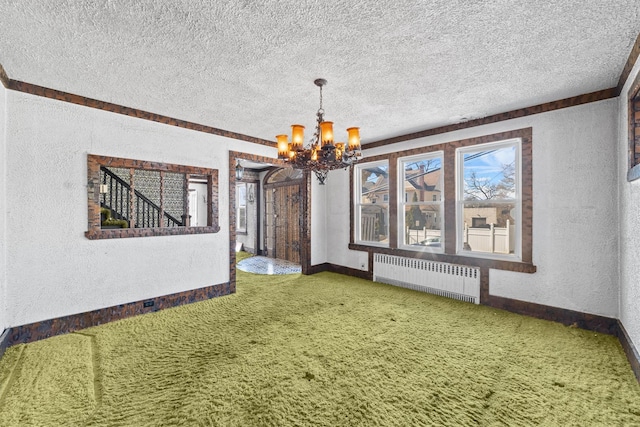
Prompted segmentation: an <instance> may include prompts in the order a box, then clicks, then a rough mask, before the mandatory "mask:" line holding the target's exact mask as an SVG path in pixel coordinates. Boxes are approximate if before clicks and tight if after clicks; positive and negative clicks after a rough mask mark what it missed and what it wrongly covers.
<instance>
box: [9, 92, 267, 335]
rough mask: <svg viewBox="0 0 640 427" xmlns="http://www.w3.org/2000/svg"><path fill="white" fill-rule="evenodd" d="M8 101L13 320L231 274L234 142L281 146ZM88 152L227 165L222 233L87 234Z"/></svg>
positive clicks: (35, 101)
mask: <svg viewBox="0 0 640 427" xmlns="http://www.w3.org/2000/svg"><path fill="white" fill-rule="evenodd" d="M7 101H8V111H9V114H8V115H7V148H6V156H3V159H4V158H6V164H7V171H6V179H7V183H6V187H7V192H6V209H3V210H2V211H3V212H5V211H6V212H7V224H10V226H9V227H7V232H6V244H7V247H6V253H7V265H6V284H7V292H6V293H7V295H6V305H7V307H9V311H8V313H7V320H6V321H7V323H9V325H10V326H15V325H21V324H26V323H31V322H35V321H39V320H44V319H50V318H55V317H59V316H64V315H68V314H73V313H80V312H86V311H90V310H94V309H98V308H101V307H108V306H112V305H117V304H122V303H127V302H131V301H137V300H142V299H146V298H151V297H155V296H161V295H167V294H171V293H175V292H181V291H184V290H189V289H196V288H200V287H203V286H209V285H214V284H218V283H223V282H226V281H228V280H229V267H228V261H229V255H228V250H229V232H228V229H229V228H228V225H229V218H228V214H229V210H228V194H229V193H228V190H229V183H228V179H227V178H226V177H227V176H228V150H229V149H230V148H231V149H233V150H235V151H244V152H252V153H256V154H260V155H265V156H268V155H271V156H273V155H274V154H275V150H274V149H273V148H270V147H263V146H258V145H256V144H251V143H245V142H241V141H235V140H231V139H228V138H223V137H219V136H214V135H208V134H203V133H198V132H193V131H189V130H186V129H180V128H177V127H173V126H167V125H162V124H159V123H154V122H150V121H146V120H140V119H135V118H131V117H126V116H122V115H118V114H113V113H108V112H104V111H99V110H96V109H91V108H86V107H81V106H77V105H73V104H69V103H64V102H58V101H53V100H49V99H45V98H40V97H35V96H31V95H27V94H23V93H19V92H14V91H7ZM88 153H91V154H98V155H107V156H115V157H125V158H134V159H141V160H152V161H159V162H166V163H174V164H185V165H194V166H202V167H208V168H214V169H218V170H219V176H220V180H219V181H220V185H219V221H220V232H219V233H215V234H205V235H192V236H191V235H187V236H167V237H143V238H127V239H111V240H96V241H91V240H88V239H86V238H85V237H84V232H85V231H86V230H87V189H86V183H87V166H86V164H87V154H88ZM3 300H4V299H3Z"/></svg>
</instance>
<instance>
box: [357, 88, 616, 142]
mask: <svg viewBox="0 0 640 427" xmlns="http://www.w3.org/2000/svg"><path fill="white" fill-rule="evenodd" d="M617 96H618V95H616V88H609V89H603V90H599V91H596V92H591V93H585V94H583V95H578V96H573V97H571V98H565V99H560V100H558V101H552V102H547V103H544V104H538V105H534V106H531V107H526V108H520V109H518V110H512V111H507V112H505V113H499V114H494V115H492V116H487V117H482V118H479V119H475V120H469V121H468V122H462V123H454V124H451V125H446V126H440V127H437V128H431V129H425V130H421V131H418V132H413V133H408V134H405V135H399V136H394V137H392V138H386V139H381V140H378V141H374V142H370V143H368V144H362V149H363V150H368V149H370V148H376V147H382V146H384V145H389V144H396V143H398V142H403V141H409V140H412V139H418V138H424V137H427V136H433V135H439V134H442V133H448V132H453V131H456V130H461V129H468V128H472V127H476V126H482V125H488V124H491V123H497V122H502V121H505V120H511V119H517V118H520V117H526V116H530V115H533V114H540V113H546V112H549V111H554V110H559V109H562V108H568V107H575V106H577V105H581V104H587V103H590V102H598V101H602V100H605V99H610V98H615V97H617Z"/></svg>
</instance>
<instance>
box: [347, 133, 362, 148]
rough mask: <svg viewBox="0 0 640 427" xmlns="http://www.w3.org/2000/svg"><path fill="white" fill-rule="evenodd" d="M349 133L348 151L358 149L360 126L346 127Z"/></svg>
mask: <svg viewBox="0 0 640 427" xmlns="http://www.w3.org/2000/svg"><path fill="white" fill-rule="evenodd" d="M347 133H348V134H349V151H360V128H349V129H347Z"/></svg>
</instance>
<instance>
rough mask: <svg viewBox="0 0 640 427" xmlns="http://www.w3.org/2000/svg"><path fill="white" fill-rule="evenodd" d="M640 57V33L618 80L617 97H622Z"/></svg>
mask: <svg viewBox="0 0 640 427" xmlns="http://www.w3.org/2000/svg"><path fill="white" fill-rule="evenodd" d="M638 56H640V33H638V37H637V38H636V42H635V43H634V44H633V47H632V48H631V52H629V58H627V63H626V64H625V65H624V68H623V69H622V73H621V74H620V79H619V80H618V86H616V95H620V94H621V93H622V88H623V87H624V85H625V84H626V83H627V79H628V78H629V74H631V70H632V69H633V67H634V66H635V65H636V62H637V61H638Z"/></svg>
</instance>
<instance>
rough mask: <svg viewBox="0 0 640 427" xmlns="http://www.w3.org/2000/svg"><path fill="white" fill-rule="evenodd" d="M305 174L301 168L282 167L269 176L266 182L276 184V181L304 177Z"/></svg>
mask: <svg viewBox="0 0 640 427" xmlns="http://www.w3.org/2000/svg"><path fill="white" fill-rule="evenodd" d="M303 177H304V174H303V172H302V170H301V169H294V168H282V169H280V170H278V171H276V172H274V173H273V175H271V176H269V179H268V180H267V182H266V184H274V183H276V182H285V181H295V180H298V179H302V178H303Z"/></svg>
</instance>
